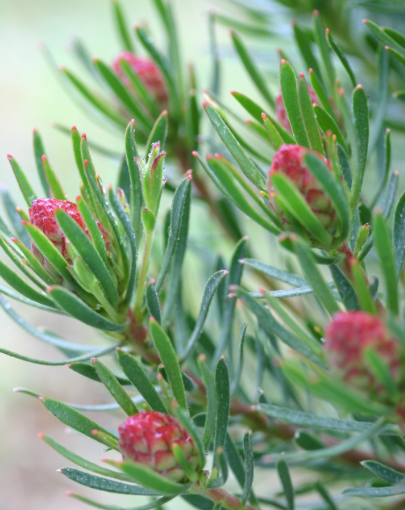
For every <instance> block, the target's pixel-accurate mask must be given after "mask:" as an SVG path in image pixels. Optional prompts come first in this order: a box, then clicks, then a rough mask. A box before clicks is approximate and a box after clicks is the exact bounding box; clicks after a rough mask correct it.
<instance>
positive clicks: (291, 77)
mask: <svg viewBox="0 0 405 510" xmlns="http://www.w3.org/2000/svg"><path fill="white" fill-rule="evenodd" d="M280 86H281V95H282V97H283V103H284V106H285V109H286V112H287V116H288V120H289V121H290V124H291V130H292V132H293V135H294V138H295V140H296V143H297V144H298V145H302V146H303V147H308V148H309V147H310V145H309V141H308V138H307V134H306V132H305V126H304V123H303V120H302V116H301V109H300V103H299V99H298V90H297V78H296V77H295V72H294V69H293V67H292V65H291V64H290V63H289V62H287V61H286V60H282V61H281V66H280Z"/></svg>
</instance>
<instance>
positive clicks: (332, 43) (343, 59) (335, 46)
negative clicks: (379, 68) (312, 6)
mask: <svg viewBox="0 0 405 510" xmlns="http://www.w3.org/2000/svg"><path fill="white" fill-rule="evenodd" d="M326 37H327V39H328V42H329V44H330V47H331V48H332V49H333V51H334V52H335V53H336V56H337V57H338V59H339V60H340V62H341V63H342V65H343V67H344V68H345V69H346V72H347V74H348V75H349V78H350V81H351V82H352V85H353V87H355V86H356V85H357V80H356V77H355V75H354V72H353V70H352V68H351V66H350V64H349V61H348V60H347V58H346V55H345V54H344V53H343V51H342V50H341V49H340V48H339V46H338V44H337V43H336V41H335V40H334V39H333V37H332V34H331V33H330V30H329V28H327V29H326Z"/></svg>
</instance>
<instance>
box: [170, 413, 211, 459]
mask: <svg viewBox="0 0 405 510" xmlns="http://www.w3.org/2000/svg"><path fill="white" fill-rule="evenodd" d="M174 413H175V416H176V417H177V419H178V420H179V423H180V425H182V426H183V427H184V428H185V429H186V430H187V432H188V433H189V434H190V437H191V439H192V440H193V443H194V446H195V448H196V449H197V451H198V457H199V466H200V469H203V468H204V466H205V462H206V459H205V448H204V445H203V442H202V439H201V436H200V433H199V432H198V429H197V427H196V425H194V423H193V420H192V419H191V418H190V416H189V414H188V412H187V411H184V409H182V408H181V407H179V406H177V407H175V410H174Z"/></svg>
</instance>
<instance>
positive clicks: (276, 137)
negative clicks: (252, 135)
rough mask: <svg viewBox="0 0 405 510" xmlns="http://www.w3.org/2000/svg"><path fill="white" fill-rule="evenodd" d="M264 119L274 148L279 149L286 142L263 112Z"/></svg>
mask: <svg viewBox="0 0 405 510" xmlns="http://www.w3.org/2000/svg"><path fill="white" fill-rule="evenodd" d="M262 120H263V124H264V127H265V128H266V131H267V134H268V135H269V138H270V141H271V143H272V145H273V147H274V149H275V150H276V151H278V150H279V148H280V147H281V146H282V145H283V144H284V140H283V138H282V137H281V135H280V133H279V132H278V130H277V128H276V127H275V125H274V124H273V123H272V121H271V120H270V119H269V117H268V116H267V115H266V114H265V113H264V114H262Z"/></svg>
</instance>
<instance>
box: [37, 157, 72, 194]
mask: <svg viewBox="0 0 405 510" xmlns="http://www.w3.org/2000/svg"><path fill="white" fill-rule="evenodd" d="M41 161H42V166H43V169H44V172H45V176H46V180H47V181H48V184H49V187H50V190H51V194H52V197H53V198H56V199H59V200H66V194H65V192H64V191H63V189H62V186H61V185H60V182H59V180H58V178H57V177H56V174H55V172H54V171H53V170H52V168H51V166H50V164H49V162H48V159H47V157H46V156H45V154H44V155H43V156H42V158H41Z"/></svg>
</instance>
